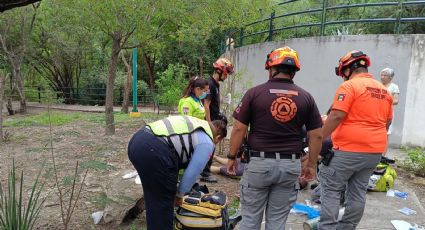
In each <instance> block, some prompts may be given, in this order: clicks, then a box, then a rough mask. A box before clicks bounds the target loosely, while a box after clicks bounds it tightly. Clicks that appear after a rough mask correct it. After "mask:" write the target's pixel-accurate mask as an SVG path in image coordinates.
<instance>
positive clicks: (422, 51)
mask: <svg viewBox="0 0 425 230" xmlns="http://www.w3.org/2000/svg"><path fill="white" fill-rule="evenodd" d="M407 89H408V90H407V94H406V106H405V110H404V113H405V115H404V130H403V138H402V144H405V145H418V146H425V36H423V35H417V36H415V41H414V44H413V45H412V59H411V62H410V70H409V80H408V84H407Z"/></svg>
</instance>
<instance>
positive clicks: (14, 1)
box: [0, 0, 41, 12]
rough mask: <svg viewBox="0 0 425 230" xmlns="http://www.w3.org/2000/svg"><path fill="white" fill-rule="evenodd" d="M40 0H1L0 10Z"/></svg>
mask: <svg viewBox="0 0 425 230" xmlns="http://www.w3.org/2000/svg"><path fill="white" fill-rule="evenodd" d="M39 1H41V0H3V1H1V2H0V12H3V11H6V10H10V9H13V8H15V7H21V6H26V5H29V4H33V3H36V2H39Z"/></svg>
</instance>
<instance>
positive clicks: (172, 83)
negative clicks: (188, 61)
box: [156, 64, 188, 106]
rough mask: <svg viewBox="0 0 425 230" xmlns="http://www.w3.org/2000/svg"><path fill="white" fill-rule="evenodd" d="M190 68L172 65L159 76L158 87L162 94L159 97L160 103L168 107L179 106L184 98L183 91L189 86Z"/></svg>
mask: <svg viewBox="0 0 425 230" xmlns="http://www.w3.org/2000/svg"><path fill="white" fill-rule="evenodd" d="M187 71H188V68H187V66H185V65H180V64H176V65H174V64H170V65H168V68H167V69H166V70H165V71H164V72H162V73H160V74H159V76H158V80H156V85H157V86H158V90H159V91H160V92H161V94H160V95H158V99H159V102H160V103H161V104H163V105H166V106H177V104H178V102H179V100H180V98H181V97H182V92H183V89H184V88H185V87H186V86H187V84H188V80H187V78H186V76H187Z"/></svg>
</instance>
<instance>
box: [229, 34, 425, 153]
mask: <svg viewBox="0 0 425 230" xmlns="http://www.w3.org/2000/svg"><path fill="white" fill-rule="evenodd" d="M424 41H425V35H356V36H332V37H312V38H298V39H290V40H284V41H278V42H267V43H261V44H254V45H249V46H244V47H241V48H237V49H234V50H231V51H229V52H227V53H226V54H225V55H224V56H227V57H229V58H230V59H231V60H233V61H234V62H235V66H236V70H237V71H238V72H239V74H240V75H241V77H242V78H241V80H238V81H236V82H235V83H233V84H235V87H233V88H234V90H235V93H234V95H242V94H243V92H244V91H245V90H246V88H248V87H252V86H255V85H258V84H261V83H264V82H265V81H267V79H268V73H267V72H266V71H265V70H264V62H265V58H266V55H267V53H269V52H270V51H271V50H273V49H276V48H278V47H282V46H285V45H287V46H290V47H292V48H293V49H295V50H296V51H297V52H298V54H299V58H300V62H301V71H300V72H298V73H297V75H296V76H295V78H294V81H295V83H296V84H298V85H299V86H301V87H303V88H304V89H306V90H307V91H309V92H310V93H311V94H312V95H313V96H314V98H315V100H316V103H317V105H318V106H319V109H320V112H321V113H325V112H326V110H327V109H328V108H329V106H330V105H331V103H332V98H333V96H334V93H335V90H336V88H337V87H338V86H339V84H341V83H342V79H341V78H340V77H337V76H336V75H335V70H334V67H335V66H336V65H337V63H338V60H339V58H340V57H341V56H343V55H344V54H346V53H347V52H348V51H350V50H353V49H356V50H361V51H363V52H365V53H367V54H368V55H369V56H370V58H371V61H372V66H371V67H370V69H369V72H371V73H372V74H373V75H374V76H375V79H377V80H379V73H380V70H382V69H383V68H385V67H390V68H393V69H394V70H395V77H394V82H395V83H396V84H398V85H399V87H400V92H401V94H400V102H399V104H398V105H397V106H396V107H395V119H394V132H393V135H391V137H390V144H392V145H401V144H412V145H421V146H424V145H425V141H424V139H425V103H424V98H425V81H424V78H425V63H424V61H425V60H424V52H425V51H424ZM407 98H408V101H409V103H407V104H406V99H407ZM238 100H239V98H234V100H233V101H238ZM419 108H420V109H419ZM418 120H420V122H418ZM404 128H406V129H404Z"/></svg>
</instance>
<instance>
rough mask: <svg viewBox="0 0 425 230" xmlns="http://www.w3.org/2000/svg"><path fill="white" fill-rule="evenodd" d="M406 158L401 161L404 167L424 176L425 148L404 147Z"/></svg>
mask: <svg viewBox="0 0 425 230" xmlns="http://www.w3.org/2000/svg"><path fill="white" fill-rule="evenodd" d="M404 151H405V152H406V153H407V158H406V159H405V160H404V162H403V166H404V168H406V169H407V170H408V171H411V172H413V173H415V174H417V175H420V176H425V149H422V148H419V147H417V148H405V149H404Z"/></svg>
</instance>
